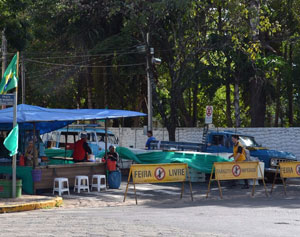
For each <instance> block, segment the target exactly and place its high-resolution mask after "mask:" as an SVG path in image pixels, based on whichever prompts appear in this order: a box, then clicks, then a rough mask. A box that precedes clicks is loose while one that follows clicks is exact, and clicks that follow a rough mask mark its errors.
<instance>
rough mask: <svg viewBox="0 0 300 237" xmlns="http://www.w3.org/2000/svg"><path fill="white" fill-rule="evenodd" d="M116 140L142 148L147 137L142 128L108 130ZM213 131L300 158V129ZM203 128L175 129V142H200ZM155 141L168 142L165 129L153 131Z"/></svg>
mask: <svg viewBox="0 0 300 237" xmlns="http://www.w3.org/2000/svg"><path fill="white" fill-rule="evenodd" d="M109 130H110V131H112V132H113V133H114V134H115V135H116V136H117V137H118V138H119V144H120V146H125V147H130V146H131V147H133V148H144V147H145V143H146V141H147V136H146V135H145V134H144V128H122V127H121V128H113V127H111V128H109ZM214 130H219V131H223V130H231V131H237V132H238V133H243V134H247V135H251V136H254V137H255V140H256V141H257V142H258V143H259V144H262V145H263V146H264V147H267V148H270V149H276V150H283V151H289V152H292V153H294V154H295V155H296V156H297V157H298V158H300V149H299V147H300V128H299V127H297V128H238V129H235V128H214ZM202 133H203V128H177V129H176V141H181V142H184V141H185V142H201V140H202ZM153 135H154V136H155V138H156V139H157V140H165V141H168V140H169V135H168V131H167V129H166V128H157V129H154V130H153Z"/></svg>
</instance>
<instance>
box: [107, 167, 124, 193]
mask: <svg viewBox="0 0 300 237" xmlns="http://www.w3.org/2000/svg"><path fill="white" fill-rule="evenodd" d="M120 185H121V172H120V171H112V172H110V173H109V174H108V186H109V188H112V189H113V188H115V189H118V188H119V187H120Z"/></svg>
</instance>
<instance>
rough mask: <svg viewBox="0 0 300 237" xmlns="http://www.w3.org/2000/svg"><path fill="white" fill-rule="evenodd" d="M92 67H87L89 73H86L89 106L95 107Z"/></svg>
mask: <svg viewBox="0 0 300 237" xmlns="http://www.w3.org/2000/svg"><path fill="white" fill-rule="evenodd" d="M92 79H93V78H92V68H90V67H88V68H87V75H86V87H87V102H88V108H89V109H92V108H93V102H92Z"/></svg>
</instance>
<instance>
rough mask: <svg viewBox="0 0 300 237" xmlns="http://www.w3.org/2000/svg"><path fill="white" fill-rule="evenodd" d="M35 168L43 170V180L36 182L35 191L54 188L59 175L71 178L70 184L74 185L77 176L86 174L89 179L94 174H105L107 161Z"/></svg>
mask: <svg viewBox="0 0 300 237" xmlns="http://www.w3.org/2000/svg"><path fill="white" fill-rule="evenodd" d="M35 170H41V173H42V175H41V180H40V181H35V182H34V192H36V190H37V189H52V188H53V180H54V178H57V177H64V178H68V179H69V186H70V187H74V180H75V176H77V175H86V176H88V177H89V180H91V179H92V176H93V175H94V174H103V175H105V163H99V162H80V163H75V164H65V165H48V166H39V167H36V168H35Z"/></svg>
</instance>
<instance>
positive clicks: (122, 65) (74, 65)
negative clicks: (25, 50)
mask: <svg viewBox="0 0 300 237" xmlns="http://www.w3.org/2000/svg"><path fill="white" fill-rule="evenodd" d="M25 61H28V62H33V63H40V64H46V65H54V66H62V67H86V68H110V67H132V66H141V65H145V63H134V64H119V65H106V66H91V65H76V64H60V63H49V62H44V61H38V60H32V59H25Z"/></svg>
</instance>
